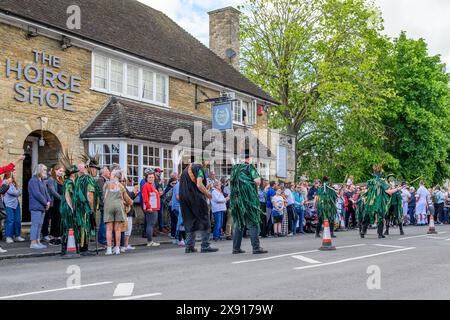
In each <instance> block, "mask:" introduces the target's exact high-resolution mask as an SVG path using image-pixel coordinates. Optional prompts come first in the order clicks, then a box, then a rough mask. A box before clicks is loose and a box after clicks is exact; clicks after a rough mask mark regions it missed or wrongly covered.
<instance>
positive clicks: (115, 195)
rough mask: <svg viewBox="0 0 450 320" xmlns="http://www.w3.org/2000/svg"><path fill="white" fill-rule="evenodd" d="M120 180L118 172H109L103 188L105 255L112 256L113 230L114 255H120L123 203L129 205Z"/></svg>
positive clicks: (123, 215)
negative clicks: (109, 175) (113, 240)
mask: <svg viewBox="0 0 450 320" xmlns="http://www.w3.org/2000/svg"><path fill="white" fill-rule="evenodd" d="M121 178H122V173H121V171H120V170H117V169H115V170H113V171H112V172H111V179H110V180H109V181H108V182H106V183H105V185H104V186H103V200H104V210H105V213H104V220H105V223H106V242H107V248H106V255H112V254H113V251H112V232H113V230H114V235H115V236H114V238H115V243H116V246H115V248H114V254H116V255H118V254H120V247H119V244H120V237H121V232H122V224H123V222H125V220H126V217H125V207H124V203H130V202H131V199H130V198H129V197H128V194H127V192H126V190H125V188H124V187H123V185H122V184H121V183H120V182H119V181H120V179H121Z"/></svg>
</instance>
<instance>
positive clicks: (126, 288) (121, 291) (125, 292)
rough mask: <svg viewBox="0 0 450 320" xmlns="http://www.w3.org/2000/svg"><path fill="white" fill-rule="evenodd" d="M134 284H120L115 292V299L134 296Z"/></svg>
mask: <svg viewBox="0 0 450 320" xmlns="http://www.w3.org/2000/svg"><path fill="white" fill-rule="evenodd" d="M133 290H134V283H119V284H118V285H117V287H116V290H114V295H113V296H114V297H129V296H131V295H132V294H133Z"/></svg>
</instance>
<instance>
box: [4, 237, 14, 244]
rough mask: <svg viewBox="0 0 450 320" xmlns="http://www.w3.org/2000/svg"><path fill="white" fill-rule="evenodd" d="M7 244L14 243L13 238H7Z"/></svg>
mask: <svg viewBox="0 0 450 320" xmlns="http://www.w3.org/2000/svg"><path fill="white" fill-rule="evenodd" d="M6 243H8V244H11V243H14V240H13V238H11V237H7V238H6Z"/></svg>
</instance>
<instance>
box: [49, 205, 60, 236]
mask: <svg viewBox="0 0 450 320" xmlns="http://www.w3.org/2000/svg"><path fill="white" fill-rule="evenodd" d="M49 212H50V219H51V223H50V235H51V236H52V237H54V238H59V237H61V214H60V213H59V202H58V203H57V202H55V203H54V204H53V207H51V208H50V210H49Z"/></svg>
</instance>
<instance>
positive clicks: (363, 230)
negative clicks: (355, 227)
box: [359, 215, 384, 236]
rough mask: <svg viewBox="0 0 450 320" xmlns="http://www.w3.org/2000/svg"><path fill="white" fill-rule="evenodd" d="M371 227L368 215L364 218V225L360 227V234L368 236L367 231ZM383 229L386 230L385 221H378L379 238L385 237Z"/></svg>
mask: <svg viewBox="0 0 450 320" xmlns="http://www.w3.org/2000/svg"><path fill="white" fill-rule="evenodd" d="M369 225H370V217H369V216H368V215H366V216H365V217H364V218H363V221H362V224H360V225H359V232H360V233H362V234H367V229H369ZM383 228H384V219H380V220H379V221H378V228H377V233H378V236H382V235H383Z"/></svg>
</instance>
